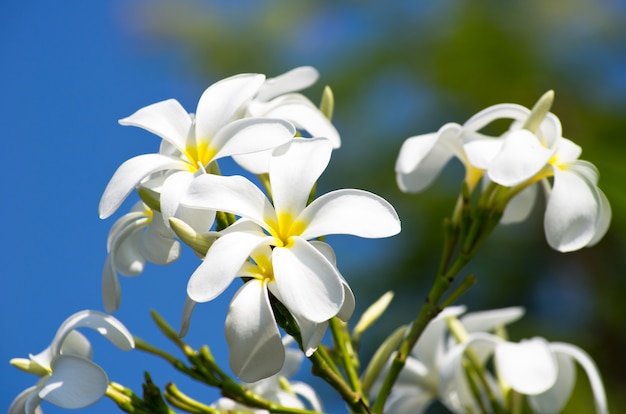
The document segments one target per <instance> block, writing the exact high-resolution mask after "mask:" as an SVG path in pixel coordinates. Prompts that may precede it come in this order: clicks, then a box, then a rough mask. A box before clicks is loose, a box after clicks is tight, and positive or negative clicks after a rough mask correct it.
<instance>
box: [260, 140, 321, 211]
mask: <svg viewBox="0 0 626 414" xmlns="http://www.w3.org/2000/svg"><path fill="white" fill-rule="evenodd" d="M331 152H332V146H331V143H330V141H329V140H327V139H323V138H312V139H304V138H294V139H293V140H292V141H291V143H290V144H289V145H285V146H283V147H280V148H277V149H276V150H275V151H274V154H273V156H272V158H271V160H270V171H269V174H270V183H271V187H272V200H273V202H274V209H275V210H276V213H277V214H278V215H279V216H280V214H281V213H285V214H290V215H291V217H292V218H295V217H296V216H297V215H298V214H300V212H301V211H302V210H303V209H304V207H305V206H306V202H307V200H308V199H309V194H310V193H311V189H312V188H313V185H314V184H315V182H316V181H317V179H318V178H319V177H320V175H322V172H324V170H325V169H326V166H327V165H328V162H329V161H330V154H331Z"/></svg>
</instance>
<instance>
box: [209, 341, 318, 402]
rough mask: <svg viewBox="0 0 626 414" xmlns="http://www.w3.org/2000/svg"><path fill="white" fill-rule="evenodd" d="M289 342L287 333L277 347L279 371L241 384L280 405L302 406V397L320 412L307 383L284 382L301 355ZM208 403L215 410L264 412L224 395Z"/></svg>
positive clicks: (295, 366)
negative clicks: (281, 351) (280, 362)
mask: <svg viewBox="0 0 626 414" xmlns="http://www.w3.org/2000/svg"><path fill="white" fill-rule="evenodd" d="M292 342H293V338H291V337H289V336H286V337H284V338H283V339H282V343H281V346H283V347H284V352H285V363H284V365H283V367H282V368H281V370H280V371H279V372H277V373H276V374H274V375H272V376H270V377H268V378H265V379H262V380H259V381H256V382H252V383H244V385H245V386H246V388H248V389H249V390H250V391H252V392H253V393H255V394H256V395H258V396H259V397H261V398H263V399H265V400H268V401H274V402H277V403H278V404H280V405H282V406H283V407H289V408H299V409H306V407H305V404H304V403H303V401H302V399H304V400H305V401H306V402H307V403H308V405H309V406H310V408H311V409H312V410H313V411H315V412H322V403H321V401H320V399H319V397H318V396H317V394H316V392H315V390H314V389H313V388H312V387H311V386H309V385H308V384H306V383H304V382H301V381H293V382H290V381H287V378H289V377H292V376H294V375H295V374H296V373H297V371H298V369H299V368H300V364H301V362H302V359H303V358H304V356H303V355H302V353H301V352H300V351H299V350H297V349H294V348H291V347H289V344H291V343H292ZM212 406H213V407H215V408H217V409H219V410H229V411H245V412H253V413H257V414H265V413H268V411H267V410H263V409H252V408H250V407H248V406H245V405H243V404H239V403H237V402H235V401H233V400H231V399H228V398H220V399H219V400H218V401H216V402H215V403H214V404H213V405H212Z"/></svg>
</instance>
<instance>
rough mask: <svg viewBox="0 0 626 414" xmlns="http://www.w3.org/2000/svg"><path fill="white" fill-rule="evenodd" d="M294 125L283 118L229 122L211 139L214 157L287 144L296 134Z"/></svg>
mask: <svg viewBox="0 0 626 414" xmlns="http://www.w3.org/2000/svg"><path fill="white" fill-rule="evenodd" d="M295 133H296V130H295V128H294V126H293V125H292V124H291V123H289V122H287V121H284V120H282V119H270V118H246V119H240V120H237V121H234V122H231V123H229V124H228V125H226V126H225V127H224V128H222V129H220V130H219V132H218V133H217V134H216V135H215V137H214V138H213V140H212V141H211V146H212V147H213V148H214V149H216V150H217V153H216V154H215V156H214V159H219V158H223V157H229V156H231V155H238V154H249V153H252V152H257V151H264V150H268V149H272V148H276V147H278V146H280V145H283V144H286V143H288V142H289V141H291V139H292V138H293V136H294V135H295Z"/></svg>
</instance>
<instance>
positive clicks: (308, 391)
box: [289, 381, 324, 413]
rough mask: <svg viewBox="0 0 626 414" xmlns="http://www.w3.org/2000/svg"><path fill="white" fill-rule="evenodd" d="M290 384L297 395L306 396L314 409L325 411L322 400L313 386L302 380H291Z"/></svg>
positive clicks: (319, 411)
mask: <svg viewBox="0 0 626 414" xmlns="http://www.w3.org/2000/svg"><path fill="white" fill-rule="evenodd" d="M289 385H290V388H291V390H292V391H293V392H295V393H296V395H298V396H299V397H302V398H304V399H305V400H306V401H307V402H308V403H309V405H310V406H311V408H312V409H313V411H315V412H318V413H321V412H323V411H324V410H323V408H322V401H321V400H320V398H319V397H318V396H317V393H316V392H315V390H314V389H313V387H311V386H310V385H308V384H305V383H304V382H300V381H295V382H291V383H290V384H289Z"/></svg>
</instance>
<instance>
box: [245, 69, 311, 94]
mask: <svg viewBox="0 0 626 414" xmlns="http://www.w3.org/2000/svg"><path fill="white" fill-rule="evenodd" d="M318 78H319V73H318V72H317V69H315V68H314V67H312V66H299V67H297V68H294V69H291V70H290V71H287V72H285V73H283V74H281V75H278V76H275V77H273V78H270V79H267V80H266V81H265V83H263V86H261V88H260V89H259V91H258V92H257V95H256V97H255V99H256V100H259V101H269V100H270V99H273V98H275V97H277V96H279V95H282V94H284V93H288V92H295V91H300V90H302V89H306V88H308V87H309V86H311V85H313V84H314V83H315V82H317V79H318Z"/></svg>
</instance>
